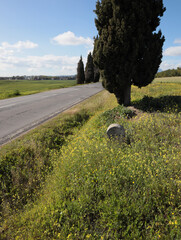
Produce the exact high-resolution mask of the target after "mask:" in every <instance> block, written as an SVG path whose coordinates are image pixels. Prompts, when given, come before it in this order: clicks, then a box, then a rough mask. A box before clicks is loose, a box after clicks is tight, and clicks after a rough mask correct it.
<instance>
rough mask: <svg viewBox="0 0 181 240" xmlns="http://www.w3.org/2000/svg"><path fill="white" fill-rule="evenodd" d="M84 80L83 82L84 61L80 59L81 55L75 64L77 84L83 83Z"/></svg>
mask: <svg viewBox="0 0 181 240" xmlns="http://www.w3.org/2000/svg"><path fill="white" fill-rule="evenodd" d="M84 82H85V73H84V63H83V61H82V56H81V57H80V60H79V62H78V66H77V84H83V83H84Z"/></svg>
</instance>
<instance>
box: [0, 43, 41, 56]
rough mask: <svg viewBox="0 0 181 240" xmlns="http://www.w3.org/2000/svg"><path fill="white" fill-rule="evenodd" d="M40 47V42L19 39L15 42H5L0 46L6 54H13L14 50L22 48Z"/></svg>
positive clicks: (0, 49)
mask: <svg viewBox="0 0 181 240" xmlns="http://www.w3.org/2000/svg"><path fill="white" fill-rule="evenodd" d="M36 47H38V44H36V43H33V42H31V41H24V42H23V41H18V42H16V43H14V44H10V43H8V42H3V43H2V44H1V46H0V52H1V53H4V54H12V53H13V52H14V51H21V50H22V49H32V48H36Z"/></svg>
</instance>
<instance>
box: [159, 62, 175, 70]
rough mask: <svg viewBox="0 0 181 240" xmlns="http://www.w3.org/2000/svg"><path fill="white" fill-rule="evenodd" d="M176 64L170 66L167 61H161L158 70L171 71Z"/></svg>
mask: <svg viewBox="0 0 181 240" xmlns="http://www.w3.org/2000/svg"><path fill="white" fill-rule="evenodd" d="M175 66H176V64H172V63H169V62H167V61H163V62H162V63H161V64H160V69H161V70H162V71H165V70H167V69H173V68H175Z"/></svg>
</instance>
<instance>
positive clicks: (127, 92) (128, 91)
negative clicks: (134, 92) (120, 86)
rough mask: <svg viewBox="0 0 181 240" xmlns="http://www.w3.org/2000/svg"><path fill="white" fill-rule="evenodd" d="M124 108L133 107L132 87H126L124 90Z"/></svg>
mask: <svg viewBox="0 0 181 240" xmlns="http://www.w3.org/2000/svg"><path fill="white" fill-rule="evenodd" d="M123 104H124V106H130V105H131V85H128V86H125V88H124V103H123Z"/></svg>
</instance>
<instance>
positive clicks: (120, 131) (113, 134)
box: [107, 123, 125, 141]
mask: <svg viewBox="0 0 181 240" xmlns="http://www.w3.org/2000/svg"><path fill="white" fill-rule="evenodd" d="M107 135H108V137H109V138H110V139H118V140H119V141H122V140H123V139H124V138H125V130H124V127H123V126H121V125H119V124H116V123H114V124H111V125H110V126H109V127H108V129H107Z"/></svg>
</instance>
